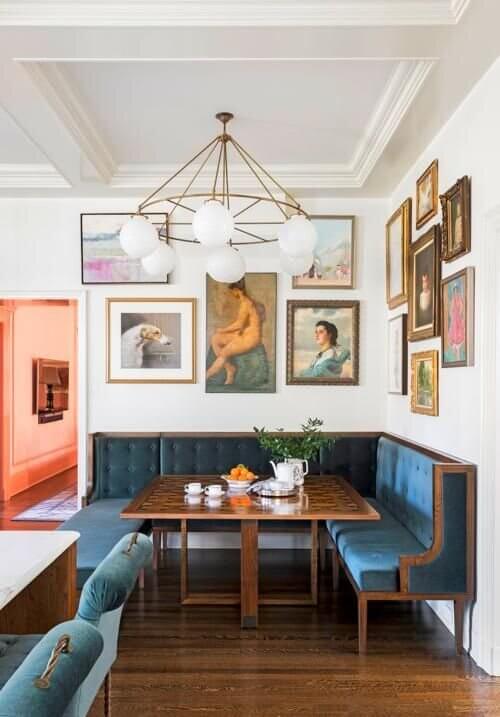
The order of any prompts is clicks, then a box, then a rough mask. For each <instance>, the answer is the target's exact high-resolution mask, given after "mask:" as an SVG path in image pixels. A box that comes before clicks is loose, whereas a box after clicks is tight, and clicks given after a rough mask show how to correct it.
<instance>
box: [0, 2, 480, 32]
mask: <svg viewBox="0 0 500 717" xmlns="http://www.w3.org/2000/svg"><path fill="white" fill-rule="evenodd" d="M469 2H470V0H399V1H398V2H390V1H388V0H379V1H374V2H373V1H372V2H368V1H367V0H322V1H321V0H316V1H315V2H307V1H306V0H267V2H262V0H261V1H260V2H255V3H251V2H227V1H226V2H223V1H221V0H182V1H179V0H177V1H176V2H151V1H150V2H142V3H141V2H128V3H127V2H98V3H94V2H70V1H69V0H65V1H64V2H37V3H33V2H13V1H12V0H11V1H8V0H0V26H1V25H4V26H37V27H48V26H52V27H176V26H177V27H179V26H198V27H214V26H217V27H236V26H240V27H243V26H247V27H265V26H268V27H318V26H365V27H366V26H383V25H393V26H394V25H396V26H402V25H407V26H408V25H454V24H456V23H457V22H458V21H459V20H460V18H461V17H462V15H463V13H464V12H465V9H466V8H467V5H468V4H469Z"/></svg>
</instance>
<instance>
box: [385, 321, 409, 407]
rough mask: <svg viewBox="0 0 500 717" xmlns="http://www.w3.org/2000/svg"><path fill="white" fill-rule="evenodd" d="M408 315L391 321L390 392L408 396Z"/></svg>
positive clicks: (389, 351)
mask: <svg viewBox="0 0 500 717" xmlns="http://www.w3.org/2000/svg"><path fill="white" fill-rule="evenodd" d="M407 322H408V314H401V315H400V316H396V317H395V318H393V319H390V320H389V336H388V339H389V347H388V392H389V393H395V394H399V395H401V396H406V394H407V393H408V341H407V336H406V335H407Z"/></svg>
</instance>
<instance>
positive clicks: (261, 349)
mask: <svg viewBox="0 0 500 717" xmlns="http://www.w3.org/2000/svg"><path fill="white" fill-rule="evenodd" d="M276 287H277V276H276V274H275V273H272V272H248V273H246V274H245V276H244V277H243V278H242V279H240V281H237V282H235V283H233V284H224V283H221V282H218V281H214V279H212V277H210V276H209V275H208V274H207V293H206V307H207V308H206V336H207V339H206V341H207V343H206V347H207V348H206V352H207V353H206V374H205V391H206V392H207V393H275V391H276V303H277V301H276V294H277V289H276Z"/></svg>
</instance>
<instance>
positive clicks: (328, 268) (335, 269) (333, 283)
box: [292, 215, 355, 289]
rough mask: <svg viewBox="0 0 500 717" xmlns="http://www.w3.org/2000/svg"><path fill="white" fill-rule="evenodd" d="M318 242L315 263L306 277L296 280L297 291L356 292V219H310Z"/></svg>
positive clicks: (337, 217) (326, 217) (336, 217)
mask: <svg viewBox="0 0 500 717" xmlns="http://www.w3.org/2000/svg"><path fill="white" fill-rule="evenodd" d="M310 219H311V221H312V223H313V224H314V226H315V227H316V231H317V234H318V241H317V243H316V247H315V249H314V262H313V264H312V266H311V268H310V269H309V271H307V272H306V273H305V274H303V275H302V276H294V277H293V282H292V286H293V288H294V289H353V288H354V262H355V248H354V241H355V237H354V217H353V216H330V215H320V216H312V217H310Z"/></svg>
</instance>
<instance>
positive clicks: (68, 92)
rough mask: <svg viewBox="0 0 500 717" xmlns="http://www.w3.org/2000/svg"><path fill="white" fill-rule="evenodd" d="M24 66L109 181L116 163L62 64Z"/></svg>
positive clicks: (96, 167) (38, 63)
mask: <svg viewBox="0 0 500 717" xmlns="http://www.w3.org/2000/svg"><path fill="white" fill-rule="evenodd" d="M22 64H23V67H24V68H25V69H26V71H27V72H28V74H29V75H30V77H31V79H32V81H33V83H34V84H35V86H36V87H37V89H38V90H39V91H40V92H41V94H42V95H43V97H44V98H45V100H46V101H47V102H48V104H49V105H50V106H51V107H52V109H53V110H54V112H55V113H56V115H57V116H58V118H59V119H60V120H61V122H62V123H63V124H64V126H65V127H66V129H67V130H68V132H69V133H70V134H71V136H72V137H73V139H74V140H75V142H76V143H77V145H78V147H79V148H80V150H81V152H82V154H83V155H84V156H85V157H86V159H87V160H88V161H89V162H90V164H91V165H92V166H93V167H94V169H95V171H96V173H97V175H98V177H99V179H100V180H101V181H103V182H105V183H109V182H110V181H111V178H112V176H113V174H114V172H115V169H116V167H115V162H114V159H113V157H112V155H111V151H110V150H109V149H108V147H107V145H106V143H105V142H104V141H103V139H102V138H101V136H100V133H99V131H98V130H97V128H96V127H95V126H94V123H93V121H92V119H91V118H90V116H89V115H88V113H87V111H86V110H85V108H84V106H83V102H82V101H81V100H80V98H79V97H78V96H77V94H76V92H75V90H74V89H73V88H72V87H71V85H70V83H69V81H68V79H67V78H66V76H65V74H64V72H63V69H62V68H61V66H60V65H59V64H57V63H54V62H23V63H22Z"/></svg>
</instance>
